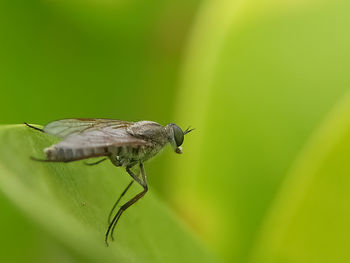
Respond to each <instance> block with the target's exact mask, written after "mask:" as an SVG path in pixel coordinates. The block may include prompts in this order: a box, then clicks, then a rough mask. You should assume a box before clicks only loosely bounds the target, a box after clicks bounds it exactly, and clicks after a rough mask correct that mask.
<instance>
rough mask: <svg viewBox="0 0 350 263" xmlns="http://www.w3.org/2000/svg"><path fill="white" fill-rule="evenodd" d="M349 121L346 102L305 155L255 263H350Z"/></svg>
mask: <svg viewBox="0 0 350 263" xmlns="http://www.w3.org/2000/svg"><path fill="white" fill-rule="evenodd" d="M349 95H350V94H349ZM349 116H350V96H347V97H346V99H345V100H344V101H342V102H341V103H340V104H339V106H338V107H336V109H335V110H334V111H333V112H332V113H331V114H330V116H329V117H328V118H327V119H326V121H325V122H324V124H323V125H322V126H321V128H320V129H319V130H318V132H317V133H316V134H315V135H314V136H313V138H312V140H311V141H310V142H309V144H308V145H307V147H306V148H305V149H304V151H303V152H302V153H301V154H300V156H299V158H298V160H297V162H296V163H295V165H294V167H293V169H292V170H291V172H290V174H289V176H288V177H287V180H286V181H285V182H284V186H283V187H282V189H281V192H280V194H279V196H278V198H277V200H276V202H275V204H274V206H273V207H272V209H271V213H270V216H269V218H268V220H267V221H266V223H265V226H264V228H263V230H262V232H261V236H260V240H259V243H258V245H257V248H256V251H255V253H254V259H255V261H254V262H259V263H260V262H269V263H273V262H298V263H303V262H349V261H350V242H349V241H350V240H349V239H350V238H349V236H350V224H349V222H350V206H349V203H350V191H349V189H350V118H349Z"/></svg>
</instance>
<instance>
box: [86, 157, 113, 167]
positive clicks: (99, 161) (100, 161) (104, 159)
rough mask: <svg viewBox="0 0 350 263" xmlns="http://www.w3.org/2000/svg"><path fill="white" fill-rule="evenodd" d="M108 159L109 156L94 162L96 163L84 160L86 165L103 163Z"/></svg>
mask: <svg viewBox="0 0 350 263" xmlns="http://www.w3.org/2000/svg"><path fill="white" fill-rule="evenodd" d="M107 159H108V158H103V159H101V160H98V161H97V162H94V163H88V162H84V164H85V165H89V166H92V165H96V164H99V163H102V162H104V161H106V160H107Z"/></svg>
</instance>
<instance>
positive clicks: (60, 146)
mask: <svg viewBox="0 0 350 263" xmlns="http://www.w3.org/2000/svg"><path fill="white" fill-rule="evenodd" d="M129 125H130V124H129ZM127 127H128V125H121V124H120V123H117V124H115V125H112V124H109V125H105V126H103V127H101V126H99V127H98V128H96V127H93V128H86V129H84V130H79V132H76V131H75V132H72V133H70V134H69V135H66V137H64V138H63V140H62V141H60V142H59V143H57V144H55V145H53V146H51V147H49V148H46V149H45V150H44V151H45V153H46V155H47V158H48V159H49V160H51V161H63V162H67V161H75V160H81V159H86V158H90V157H97V156H108V155H110V154H115V153H116V152H118V153H120V152H121V151H123V150H127V149H128V148H129V149H130V148H134V149H139V147H140V146H150V145H151V143H150V142H148V141H146V140H143V139H141V138H137V137H135V136H133V135H131V134H129V133H128V132H127Z"/></svg>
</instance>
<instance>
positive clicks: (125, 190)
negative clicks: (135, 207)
mask: <svg viewBox="0 0 350 263" xmlns="http://www.w3.org/2000/svg"><path fill="white" fill-rule="evenodd" d="M133 182H134V180H132V181H131V182H130V183H129V184H128V186H127V187H126V188H125V189H124V191H123V192H122V194H121V195H120V196H119V198H118V200H117V201H116V202H115V204H114V205H113V207H112V209H111V212H109V215H108V224H110V223H111V217H112V214H113V211H114V209H115V208H116V206H117V205H118V203H119V202H120V200H121V199H122V197H123V196H124V195H125V194H126V192H127V191H128V190H129V188H130V187H131V185H132V184H133Z"/></svg>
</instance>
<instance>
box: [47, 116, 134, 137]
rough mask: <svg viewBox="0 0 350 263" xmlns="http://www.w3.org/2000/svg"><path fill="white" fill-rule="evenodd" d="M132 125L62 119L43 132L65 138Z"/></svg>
mask: <svg viewBox="0 0 350 263" xmlns="http://www.w3.org/2000/svg"><path fill="white" fill-rule="evenodd" d="M131 124H132V122H127V121H120V120H113V119H62V120H57V121H53V122H50V123H49V124H47V125H46V126H45V127H44V129H43V130H44V132H45V133H48V134H51V135H54V136H56V137H59V138H65V137H67V136H68V135H71V134H75V133H82V132H84V131H88V130H99V129H103V128H105V127H108V126H114V127H116V128H118V127H120V128H121V127H124V126H129V125H131Z"/></svg>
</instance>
